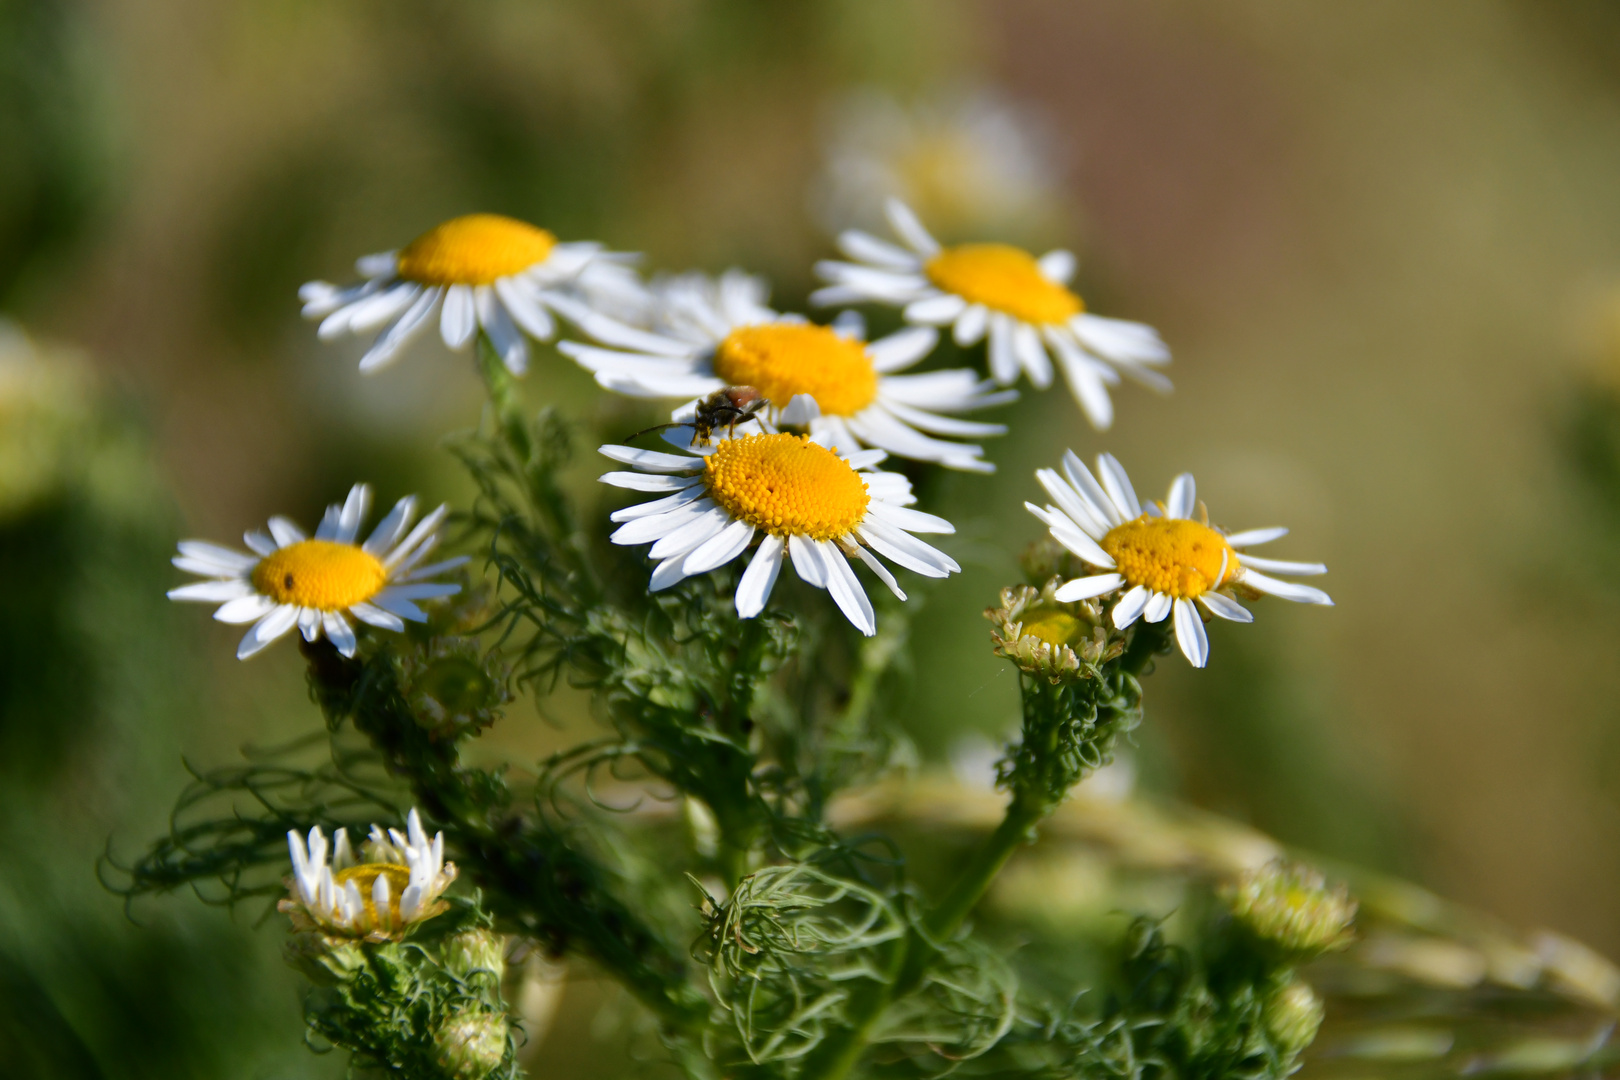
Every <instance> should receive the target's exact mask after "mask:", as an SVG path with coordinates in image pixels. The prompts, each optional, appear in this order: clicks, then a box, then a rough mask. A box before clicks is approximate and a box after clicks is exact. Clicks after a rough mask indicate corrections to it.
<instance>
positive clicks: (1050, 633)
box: [1024, 611, 1085, 645]
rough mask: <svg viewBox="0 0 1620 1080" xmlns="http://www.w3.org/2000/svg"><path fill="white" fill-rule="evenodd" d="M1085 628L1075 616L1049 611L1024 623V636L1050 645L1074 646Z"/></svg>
mask: <svg viewBox="0 0 1620 1080" xmlns="http://www.w3.org/2000/svg"><path fill="white" fill-rule="evenodd" d="M1084 628H1085V626H1084V624H1083V623H1081V621H1080V620H1079V619H1077V618H1075V617H1074V616H1073V615H1065V614H1064V613H1063V612H1061V611H1047V612H1043V613H1041V614H1038V615H1036V616H1035V617H1034V618H1033V619H1030V620H1029V621H1027V622H1026V623H1024V636H1025V637H1038V638H1040V639H1041V640H1042V641H1044V642H1046V643H1047V644H1048V645H1073V644H1074V643H1075V642H1076V641H1077V640H1079V637H1080V632H1081V631H1082V630H1083V629H1084Z"/></svg>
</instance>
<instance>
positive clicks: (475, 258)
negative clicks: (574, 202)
mask: <svg viewBox="0 0 1620 1080" xmlns="http://www.w3.org/2000/svg"><path fill="white" fill-rule="evenodd" d="M556 246H557V238H556V237H555V236H553V235H551V234H550V233H549V232H547V231H546V230H544V229H537V228H535V227H534V226H533V225H530V224H528V223H527V222H524V221H517V220H515V219H513V218H509V217H502V216H501V215H500V214H468V215H467V216H466V217H458V218H451V219H450V220H449V221H446V222H445V223H444V224H442V225H436V226H434V227H433V228H431V229H429V230H428V231H427V232H425V233H423V234H422V235H421V236H418V237H417V238H416V239H415V240H412V241H411V242H410V243H409V244H406V245H405V247H404V248H402V249H401V250H400V253H399V276H400V277H402V278H404V279H405V280H406V281H415V282H419V283H421V284H423V285H488V284H490V283H491V282H493V281H495V280H496V279H497V278H503V277H508V276H510V275H512V274H516V273H518V272H519V271H521V270H527V269H528V268H529V267H531V266H533V265H534V264H535V263H539V262H544V261H545V259H546V256H548V255H550V254H551V249H552V248H554V247H556Z"/></svg>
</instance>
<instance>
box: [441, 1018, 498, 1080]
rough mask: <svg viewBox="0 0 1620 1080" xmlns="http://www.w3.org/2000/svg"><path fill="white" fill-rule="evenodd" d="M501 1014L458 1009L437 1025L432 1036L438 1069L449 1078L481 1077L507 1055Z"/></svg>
mask: <svg viewBox="0 0 1620 1080" xmlns="http://www.w3.org/2000/svg"><path fill="white" fill-rule="evenodd" d="M506 1042H507V1022H506V1016H505V1014H503V1013H493V1012H461V1013H456V1014H455V1015H453V1016H451V1017H449V1018H448V1019H446V1020H445V1022H444V1023H442V1024H440V1025H439V1030H438V1031H437V1032H436V1033H435V1034H434V1036H433V1047H434V1049H435V1050H436V1051H437V1052H438V1059H437V1060H438V1065H439V1070H440V1071H441V1072H442V1073H443V1074H444V1075H445V1076H446V1077H448V1078H449V1080H483V1078H484V1077H486V1076H488V1075H489V1074H490V1073H491V1072H493V1071H494V1070H495V1067H496V1066H497V1065H499V1064H500V1063H501V1062H502V1061H503V1060H505V1058H506Z"/></svg>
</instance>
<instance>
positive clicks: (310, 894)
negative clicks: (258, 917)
mask: <svg viewBox="0 0 1620 1080" xmlns="http://www.w3.org/2000/svg"><path fill="white" fill-rule="evenodd" d="M287 848H288V851H289V852H290V853H291V855H292V864H293V873H292V877H291V878H289V879H288V881H287V892H288V896H287V899H285V900H283V901H281V902H280V904H278V905H277V906H278V907H279V908H280V909H281V910H282V911H284V912H286V913H287V914H288V915H290V916H292V920H293V926H294V927H295V928H296V929H298V930H318V931H320V932H322V933H325V934H329V935H333V936H337V937H351V938H364V939H366V940H368V941H387V940H393V939H398V938H400V937H403V936H404V934H405V933H406V931H408V930H410V929H411V927H413V926H415V925H416V924H417V923H420V922H425V921H426V920H428V919H431V918H433V917H434V916H435V915H438V914H440V913H442V912H443V911H445V909H446V908H447V907H448V906H449V905H447V904H446V903H445V902H444V901H443V900H440V899H439V897H440V895H441V894H442V893H443V892H444V890H445V889H447V888H449V887H450V883H451V882H452V881H454V880H456V864H455V863H447V862H445V861H444V833H442V832H441V833H436V834H435V835H434V836H433V838H432V839H431V840H430V839H428V835H427V833H426V832H424V831H423V829H422V819H421V818H420V817H418V816H417V813H416V810H415V809H414V808H412V810H411V812H410V814H409V815H408V816H407V817H406V819H405V832H403V833H401V832H400V831H399V830H398V829H389V830H388V831H387V832H383V830H382V829H381V828H379V827H378V826H376V825H373V826H372V827H371V835H370V837H368V838H367V839H366V840H365V842H364V843H362V844H361V845H360V853H359V854H358V855H356V854H355V851H354V848H353V847H352V846H351V845H350V843H349V834H348V830H346V829H339V830H338V831H337V832H336V833H334V834H333V836H332V844H331V847H330V849H329V848H328V847H327V842H326V834H325V833H323V832H321V828H320V826H319V825H317V826H315V827H314V828H312V829H310V830H309V836H308V838H307V840H306V838H305V837H303V836H300V835H299V834H298V832H297V830H293V831H291V832H289V833H287ZM329 854H330V856H331V859H330V862H328V858H327V857H328V855H329Z"/></svg>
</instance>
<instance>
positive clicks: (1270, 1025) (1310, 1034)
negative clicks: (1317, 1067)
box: [1265, 980, 1322, 1057]
mask: <svg viewBox="0 0 1620 1080" xmlns="http://www.w3.org/2000/svg"><path fill="white" fill-rule="evenodd" d="M1265 1021H1266V1034H1267V1035H1269V1036H1271V1041H1272V1044H1273V1045H1274V1046H1276V1047H1277V1049H1278V1050H1280V1051H1282V1052H1283V1053H1284V1054H1285V1055H1287V1056H1288V1057H1293V1056H1295V1055H1296V1054H1298V1053H1300V1052H1301V1051H1302V1050H1304V1049H1305V1048H1306V1047H1307V1046H1309V1045H1311V1041H1312V1040H1313V1039H1315V1038H1316V1032H1317V1030H1318V1029H1319V1028H1321V1026H1322V999H1321V998H1319V997H1317V996H1316V992H1315V991H1313V990H1312V989H1311V988H1310V987H1309V986H1306V985H1305V984H1304V983H1302V982H1299V981H1297V980H1296V981H1293V982H1290V983H1288V985H1286V986H1284V987H1281V988H1280V989H1278V990H1277V992H1276V993H1274V994H1272V995H1271V997H1270V998H1269V999H1268V1000H1267V1001H1266V1010H1265Z"/></svg>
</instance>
